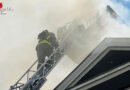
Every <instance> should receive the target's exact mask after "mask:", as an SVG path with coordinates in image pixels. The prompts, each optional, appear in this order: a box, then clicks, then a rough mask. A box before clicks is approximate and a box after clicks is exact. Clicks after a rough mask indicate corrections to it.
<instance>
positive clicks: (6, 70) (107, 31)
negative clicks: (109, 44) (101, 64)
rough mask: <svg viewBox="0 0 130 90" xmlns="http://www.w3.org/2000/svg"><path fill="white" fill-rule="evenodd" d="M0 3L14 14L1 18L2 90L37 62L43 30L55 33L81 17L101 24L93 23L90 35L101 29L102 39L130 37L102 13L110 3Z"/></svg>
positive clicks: (29, 0) (23, 0)
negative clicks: (38, 47)
mask: <svg viewBox="0 0 130 90" xmlns="http://www.w3.org/2000/svg"><path fill="white" fill-rule="evenodd" d="M2 2H3V5H4V7H11V8H13V9H14V11H13V12H8V13H7V15H0V42H1V45H0V89H1V90H8V89H9V87H10V85H12V84H14V83H15V82H16V81H17V80H18V78H19V77H20V76H21V75H22V74H23V73H24V72H25V71H26V70H27V68H28V67H29V66H30V65H31V64H32V62H34V61H35V60H36V59H37V57H36V52H35V46H36V44H37V35H38V33H40V32H41V31H42V30H43V29H49V30H50V31H52V32H56V30H57V28H59V27H61V26H63V25H64V24H65V23H68V22H70V21H72V20H74V19H75V18H82V19H84V20H85V21H86V23H89V24H91V23H90V22H95V20H97V19H98V20H101V21H102V22H101V21H100V27H99V26H98V24H99V22H96V23H95V24H93V27H91V28H92V30H93V31H92V32H93V33H94V29H96V28H98V30H100V29H101V28H102V30H103V32H102V31H101V34H99V35H101V38H102V37H105V36H107V37H120V36H121V37H129V36H130V31H129V30H130V29H129V27H128V26H126V25H124V24H121V23H118V22H117V21H116V20H114V19H112V18H111V17H110V16H109V15H107V14H106V13H105V12H104V10H105V9H104V8H105V6H106V5H107V4H108V3H109V4H111V3H110V2H108V1H106V0H34V1H32V0H18V1H16V0H11V1H5V0H2ZM97 16H98V17H97ZM97 23H98V24H97ZM94 34H95V35H96V33H94ZM94 34H93V35H94ZM95 39H96V38H95ZM88 40H89V39H88ZM97 43H98V41H97ZM95 46H96V45H95ZM90 48H91V47H90ZM70 63H71V62H70ZM72 64H73V63H72ZM65 66H66V65H65ZM72 66H76V65H75V64H73V65H72ZM59 68H60V67H59ZM62 68H63V67H62ZM70 68H71V66H70ZM68 69H69V68H68ZM60 70H61V69H60ZM65 71H66V70H65ZM58 72H59V71H57V73H58ZM66 72H68V71H66ZM64 74H65V72H62V73H61V72H60V73H59V76H64ZM54 76H56V77H57V78H58V75H54V74H52V77H54ZM52 77H51V78H52ZM51 84H54V83H51ZM49 86H50V85H49ZM48 90H51V89H48Z"/></svg>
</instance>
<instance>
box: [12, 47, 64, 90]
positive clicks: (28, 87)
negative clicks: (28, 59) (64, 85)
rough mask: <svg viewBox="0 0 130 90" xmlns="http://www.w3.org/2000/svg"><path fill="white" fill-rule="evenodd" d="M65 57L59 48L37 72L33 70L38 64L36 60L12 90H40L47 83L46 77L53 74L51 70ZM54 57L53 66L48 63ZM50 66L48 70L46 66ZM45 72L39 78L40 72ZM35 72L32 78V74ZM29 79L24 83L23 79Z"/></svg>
mask: <svg viewBox="0 0 130 90" xmlns="http://www.w3.org/2000/svg"><path fill="white" fill-rule="evenodd" d="M63 55H64V51H63V50H62V49H61V48H60V47H58V48H57V49H55V50H54V51H53V53H52V54H51V55H50V56H49V57H48V58H47V59H46V60H45V62H44V63H43V64H42V65H41V66H40V68H39V69H38V70H37V71H34V70H32V68H33V67H34V65H36V64H37V62H38V60H36V61H35V62H34V63H33V64H32V65H31V67H29V69H28V70H27V71H26V72H25V73H24V74H23V75H22V76H21V78H20V79H19V80H18V81H17V82H16V83H15V84H14V85H12V86H11V87H10V90H39V89H40V88H41V87H42V86H43V85H44V83H45V82H46V81H47V79H46V77H47V75H48V74H49V72H51V70H52V69H53V68H54V67H55V66H56V64H57V63H58V61H59V60H60V59H61V58H62V56H63ZM52 56H53V57H54V63H53V64H48V63H47V61H48V60H49V59H50V58H51V57H52ZM47 64H48V65H49V68H46V65H47ZM41 69H42V70H43V73H42V75H40V76H39V74H38V72H39V71H40V70H41ZM31 72H34V74H33V75H32V77H30V75H29V74H30V73H31ZM25 77H26V79H27V82H26V83H22V79H23V78H25Z"/></svg>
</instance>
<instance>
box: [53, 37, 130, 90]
mask: <svg viewBox="0 0 130 90" xmlns="http://www.w3.org/2000/svg"><path fill="white" fill-rule="evenodd" d="M111 50H130V38H106V39H104V40H103V41H102V42H101V43H100V44H99V45H98V46H97V47H96V48H95V49H94V50H93V51H92V53H90V54H89V56H87V57H86V58H85V59H84V61H83V62H81V64H80V65H78V66H77V68H75V69H74V70H73V71H72V72H71V73H70V74H69V75H68V76H67V77H66V78H65V79H64V80H63V81H62V82H61V83H60V84H59V85H58V86H57V87H56V88H55V89H54V90H64V89H67V88H70V87H73V86H74V85H75V84H76V83H77V82H78V81H79V80H80V79H81V78H82V77H83V76H84V75H85V74H86V73H88V72H89V71H90V70H91V69H92V68H93V67H94V66H95V65H96V64H97V63H98V62H99V61H100V60H101V59H102V58H103V57H104V56H105V55H106V54H107V53H108V52H109V51H111Z"/></svg>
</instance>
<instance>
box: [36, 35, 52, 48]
mask: <svg viewBox="0 0 130 90" xmlns="http://www.w3.org/2000/svg"><path fill="white" fill-rule="evenodd" d="M50 37H51V36H50V35H48V37H47V38H46V39H44V40H42V41H41V42H39V44H42V43H46V44H48V45H49V46H51V47H53V46H52V44H51V43H50V42H49V41H48V39H50Z"/></svg>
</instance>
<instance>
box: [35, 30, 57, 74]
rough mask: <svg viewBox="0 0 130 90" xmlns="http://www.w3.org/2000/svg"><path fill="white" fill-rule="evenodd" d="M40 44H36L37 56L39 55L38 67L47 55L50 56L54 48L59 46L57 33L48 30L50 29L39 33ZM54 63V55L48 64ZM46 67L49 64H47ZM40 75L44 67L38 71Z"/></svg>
mask: <svg viewBox="0 0 130 90" xmlns="http://www.w3.org/2000/svg"><path fill="white" fill-rule="evenodd" d="M38 39H39V42H38V45H37V46H36V51H37V57H38V60H39V61H38V65H37V69H39V67H40V66H41V65H42V64H43V63H44V62H45V59H46V57H49V56H50V55H51V54H52V52H53V50H54V49H56V48H57V47H58V42H57V40H56V37H55V34H54V33H52V32H48V30H44V31H43V32H41V33H40V34H39V35H38ZM53 63H54V56H52V57H51V58H50V59H48V61H47V64H50V65H51V64H53ZM46 68H48V67H47V65H46ZM38 73H39V74H40V75H41V74H43V68H42V69H41V70H40V71H39V72H38Z"/></svg>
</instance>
